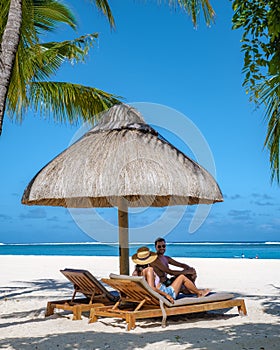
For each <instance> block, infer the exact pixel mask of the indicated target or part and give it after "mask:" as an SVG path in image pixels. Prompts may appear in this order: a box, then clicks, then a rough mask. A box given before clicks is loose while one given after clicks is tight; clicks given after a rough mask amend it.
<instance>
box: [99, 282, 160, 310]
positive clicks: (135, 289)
mask: <svg viewBox="0 0 280 350" xmlns="http://www.w3.org/2000/svg"><path fill="white" fill-rule="evenodd" d="M102 281H103V282H105V283H106V284H108V285H110V286H111V287H113V288H114V289H116V290H118V291H119V292H121V294H122V295H123V297H124V298H125V300H126V301H131V302H138V303H140V302H141V301H142V300H143V299H146V300H147V301H149V304H150V305H159V300H158V299H157V298H156V297H154V296H153V295H151V294H150V293H149V292H148V291H146V290H145V289H144V288H143V287H142V286H141V285H139V284H137V283H136V282H134V281H129V280H113V279H104V278H102Z"/></svg>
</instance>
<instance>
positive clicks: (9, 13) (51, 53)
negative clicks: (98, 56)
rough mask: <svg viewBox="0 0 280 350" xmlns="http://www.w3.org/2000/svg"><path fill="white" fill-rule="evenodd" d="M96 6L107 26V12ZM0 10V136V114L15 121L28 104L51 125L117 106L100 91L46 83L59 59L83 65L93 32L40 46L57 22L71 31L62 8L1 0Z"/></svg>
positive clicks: (50, 0) (45, 0) (36, 0)
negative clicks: (49, 118)
mask: <svg viewBox="0 0 280 350" xmlns="http://www.w3.org/2000/svg"><path fill="white" fill-rule="evenodd" d="M96 2H97V3H98V4H97V5H98V8H100V9H101V11H103V13H104V14H105V15H106V16H107V18H108V20H109V22H110V25H111V26H112V27H113V26H114V20H113V17H112V15H111V11H110V8H108V7H106V6H103V5H102V1H96ZM0 5H1V6H0V9H1V19H0V37H1V52H0V70H1V74H0V134H1V131H2V123H3V116H4V112H5V111H6V112H7V114H8V115H9V116H10V117H13V116H16V118H17V119H18V120H19V121H20V120H22V117H23V116H24V114H25V112H26V111H27V109H28V107H29V105H30V104H31V105H33V107H34V108H35V110H39V111H40V112H41V113H45V114H50V113H52V114H53V116H54V118H55V119H56V120H59V121H62V120H68V121H70V122H74V121H76V120H77V118H78V117H82V118H83V120H88V119H89V118H92V116H93V115H95V114H96V113H99V112H101V111H103V110H105V109H107V108H109V107H111V106H112V105H113V104H116V103H119V100H118V99H117V97H116V96H114V95H113V94H109V93H106V92H104V91H102V90H98V89H95V88H92V87H87V86H82V85H78V84H71V83H65V82H53V81H50V78H51V76H53V75H54V74H55V73H56V71H57V70H58V69H59V68H60V66H61V65H62V63H63V62H65V60H70V61H71V62H79V61H82V60H84V58H85V56H86V55H87V53H88V50H89V48H90V47H91V46H92V45H93V43H94V41H95V39H96V38H97V36H98V34H97V33H94V34H89V35H86V36H82V37H80V38H77V39H75V40H71V41H64V42H49V43H42V42H41V41H40V35H41V34H42V33H43V32H48V31H53V30H54V29H56V28H57V25H58V24H60V23H65V24H67V25H69V26H70V27H72V28H73V29H75V28H76V21H75V18H74V16H73V14H72V13H71V11H70V10H69V9H68V8H67V7H66V6H65V5H63V4H62V3H60V2H59V1H56V0H10V2H9V1H6V0H1V2H0ZM15 19H16V20H15ZM19 30H20V36H19V35H18V31H19ZM13 33H17V35H12V34H13ZM10 43H12V45H10ZM1 93H2V96H1ZM1 97H2V98H1Z"/></svg>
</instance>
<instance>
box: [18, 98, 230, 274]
mask: <svg viewBox="0 0 280 350" xmlns="http://www.w3.org/2000/svg"><path fill="white" fill-rule="evenodd" d="M221 201H223V197H222V194H221V191H220V189H219V186H218V185H217V183H216V181H215V180H214V178H213V177H212V176H211V175H210V174H209V173H208V172H207V171H206V170H205V169H204V168H203V167H201V166H200V165H199V164H197V163H196V162H194V161H193V160H191V159H190V158H188V157H187V156H186V155H184V154H183V153H182V152H180V151H179V150H178V149H176V148H175V147H174V146H172V145H171V144H170V143H169V142H167V141H166V140H165V139H163V138H162V137H161V136H160V135H159V134H158V133H157V132H156V131H155V130H154V129H153V128H151V127H150V126H149V125H147V124H146V123H145V121H144V119H143V117H142V116H141V114H140V113H139V112H138V111H137V110H135V109H134V108H132V107H130V106H128V105H124V104H121V105H115V106H113V107H112V108H110V109H109V110H108V111H106V112H105V113H104V114H103V116H102V118H101V120H100V122H99V123H98V125H96V126H95V127H93V128H92V129H91V130H90V131H89V132H87V133H86V134H85V135H84V136H83V137H82V138H80V139H79V140H78V141H77V142H76V143H74V144H73V145H71V146H70V147H69V148H67V149H66V150H65V151H64V152H62V153H61V154H59V155H58V156H57V157H56V158H54V159H53V160H52V161H51V162H50V163H48V164H47V165H46V166H45V167H44V168H43V169H41V170H40V171H39V172H38V174H37V175H36V176H35V177H34V178H33V179H32V180H31V182H30V183H29V185H28V186H27V188H26V189H25V191H24V194H23V197H22V203H23V204H28V205H50V206H63V207H68V208H90V207H113V206H116V207H118V219H119V246H120V273H122V274H128V273H129V251H128V207H147V206H153V207H163V206H170V205H192V204H211V203H215V202H221Z"/></svg>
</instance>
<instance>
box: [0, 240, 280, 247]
mask: <svg viewBox="0 0 280 350" xmlns="http://www.w3.org/2000/svg"><path fill="white" fill-rule="evenodd" d="M100 244H101V245H102V244H104V245H119V242H118V241H114V242H97V241H96V242H24V243H4V242H0V245H19V246H29V245H31V246H32V245H33V246H34V245H100ZM153 244H154V241H153V242H130V243H129V245H153ZM167 244H173V245H195V244H197V245H224V244H235V245H246V244H248V245H250V244H252V245H254V244H267V245H270V244H271V245H274V244H276V245H278V244H280V242H278V241H197V242H172V241H168V243H167Z"/></svg>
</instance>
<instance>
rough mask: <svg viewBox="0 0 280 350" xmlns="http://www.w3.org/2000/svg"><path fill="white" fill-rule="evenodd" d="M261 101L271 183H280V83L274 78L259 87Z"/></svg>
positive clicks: (276, 77) (277, 78)
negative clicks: (263, 108)
mask: <svg viewBox="0 0 280 350" xmlns="http://www.w3.org/2000/svg"><path fill="white" fill-rule="evenodd" d="M259 99H260V101H261V103H262V104H264V105H265V118H266V120H267V135H266V139H265V143H264V146H265V147H267V149H268V151H269V155H270V169H271V181H273V180H274V179H275V178H276V180H277V182H278V183H279V182H280V167H279V158H280V141H279V140H280V81H279V77H278V76H273V77H272V78H271V79H269V80H267V81H265V83H263V84H261V85H260V87H259Z"/></svg>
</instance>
